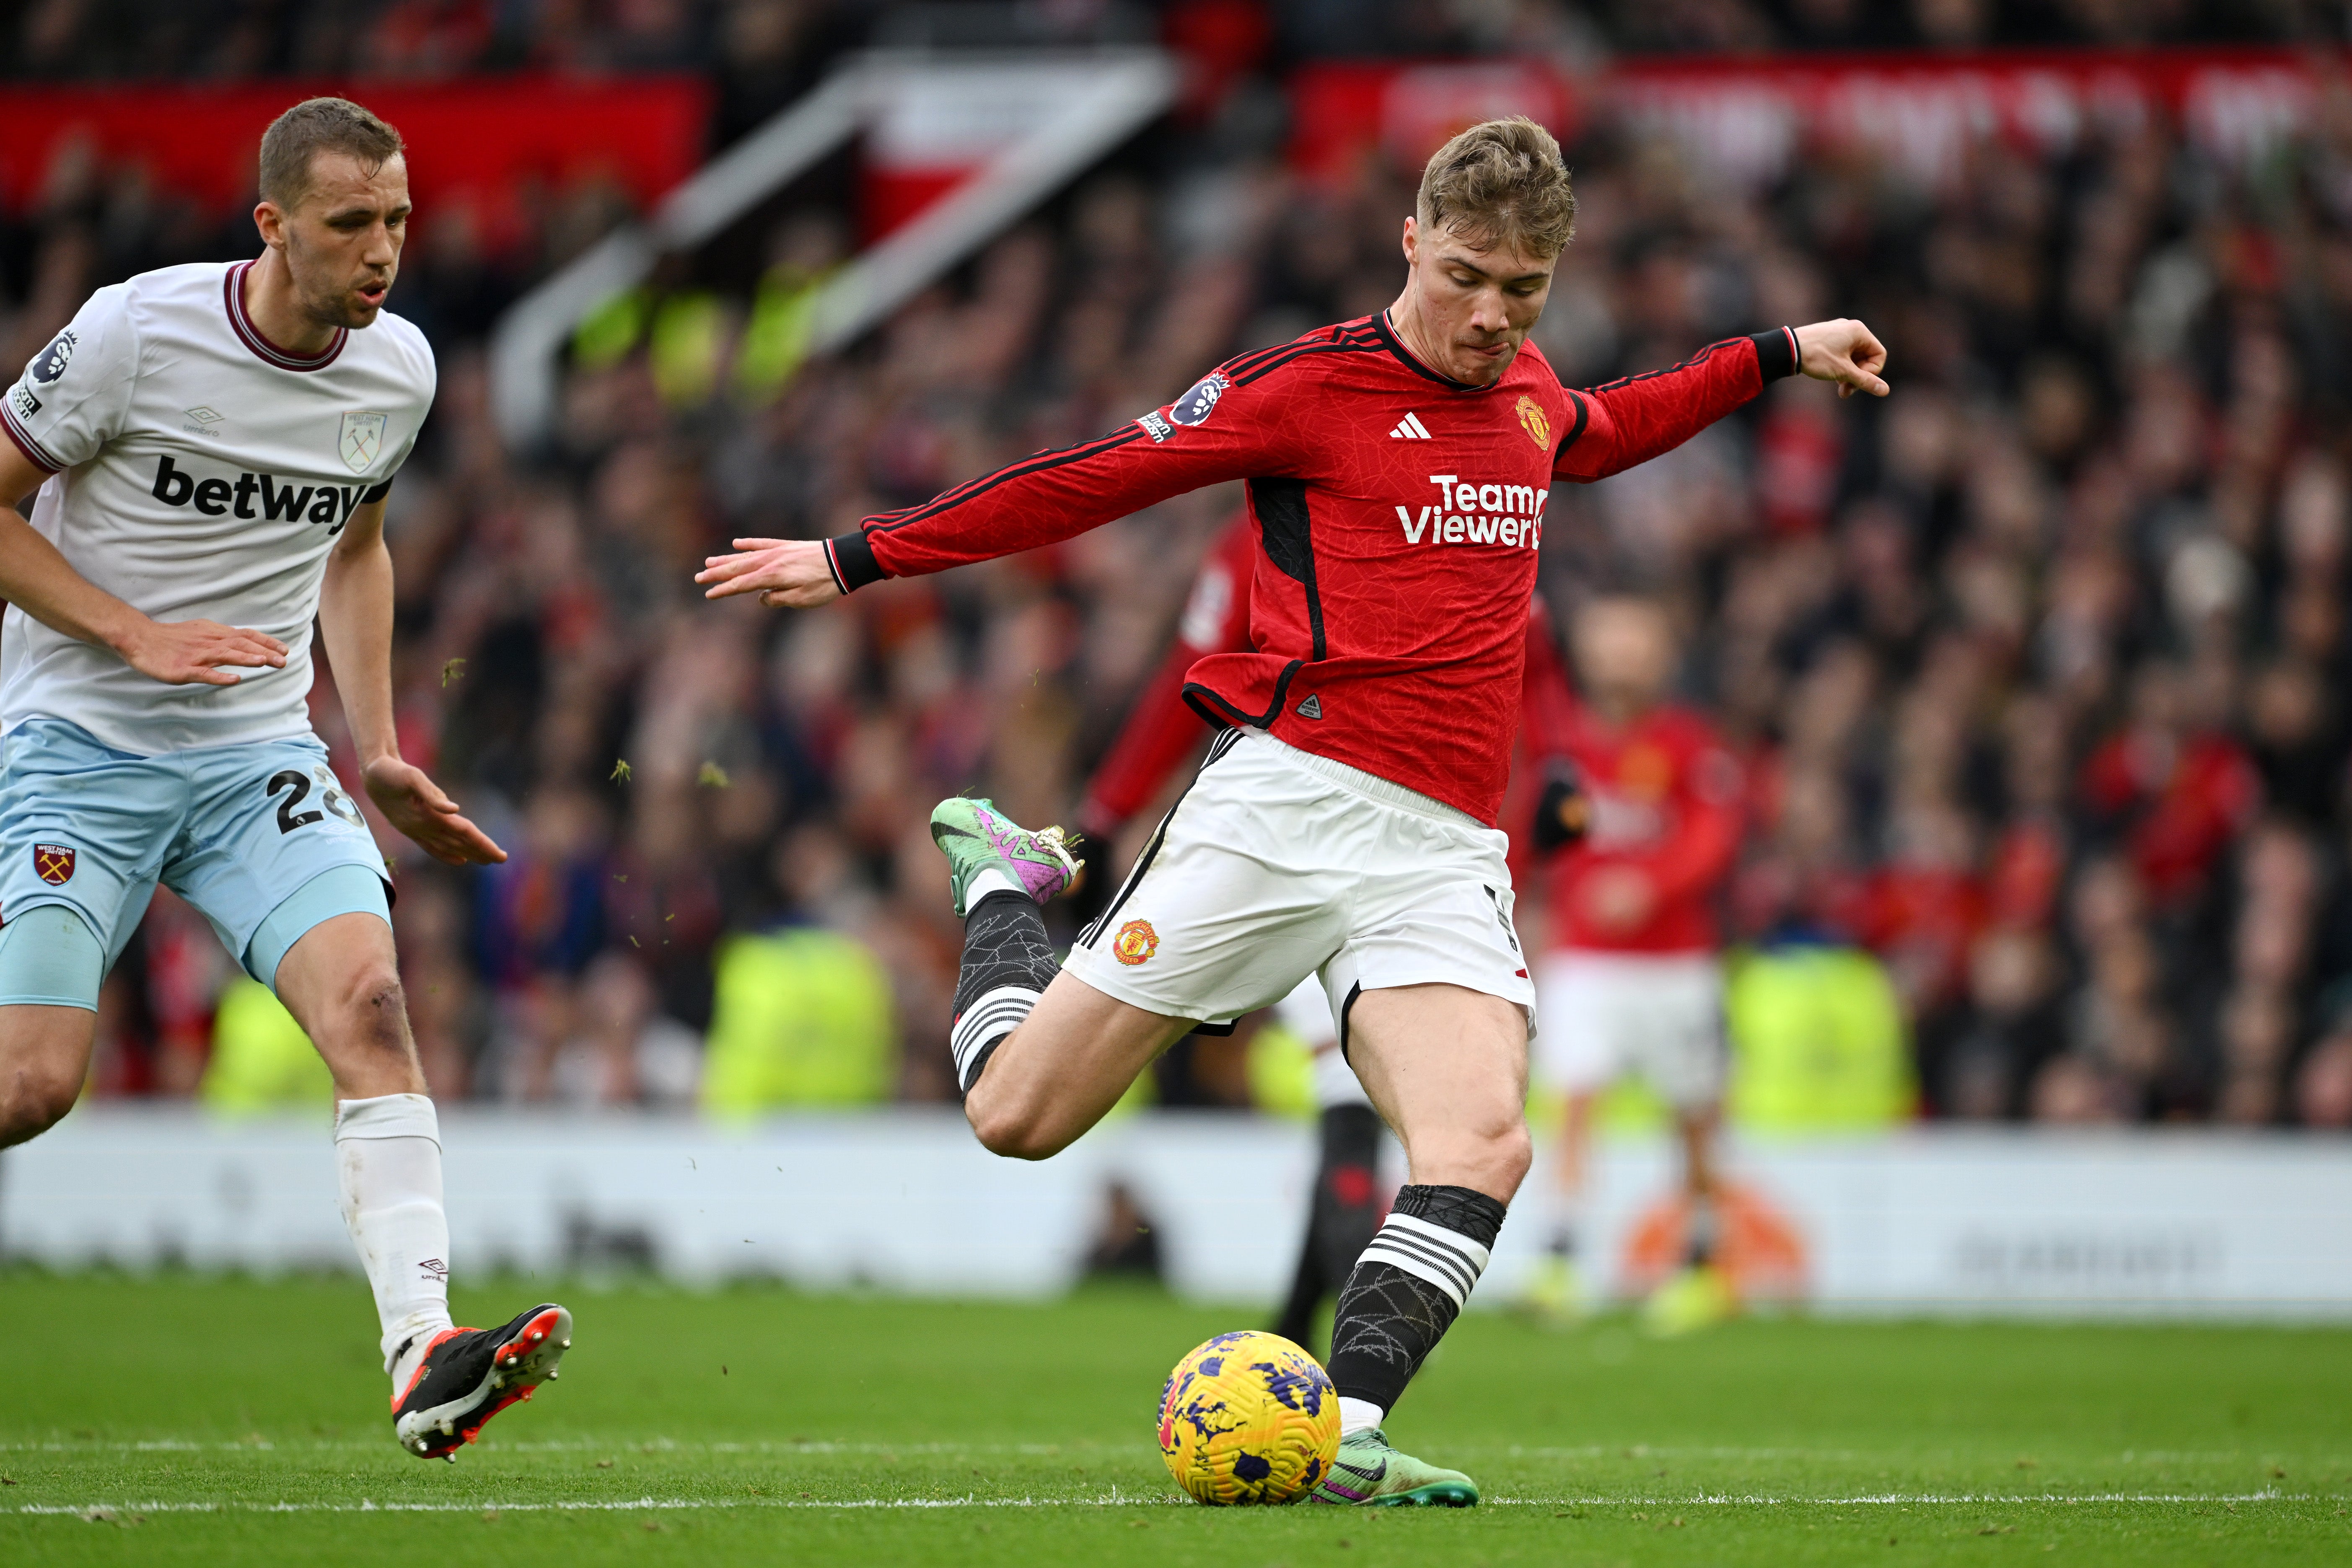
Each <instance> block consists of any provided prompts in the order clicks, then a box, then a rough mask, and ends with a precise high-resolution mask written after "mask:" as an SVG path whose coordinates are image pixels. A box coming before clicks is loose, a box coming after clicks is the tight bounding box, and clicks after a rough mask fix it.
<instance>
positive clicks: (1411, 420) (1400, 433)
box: [1389, 413, 1435, 441]
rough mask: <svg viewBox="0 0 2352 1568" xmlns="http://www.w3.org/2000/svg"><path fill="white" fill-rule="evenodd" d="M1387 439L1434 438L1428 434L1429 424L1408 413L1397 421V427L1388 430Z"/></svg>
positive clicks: (1418, 439) (1412, 439)
mask: <svg viewBox="0 0 2352 1568" xmlns="http://www.w3.org/2000/svg"><path fill="white" fill-rule="evenodd" d="M1389 439H1390V440H1391V441H1430V440H1433V439H1435V438H1434V437H1433V436H1432V435H1431V434H1429V426H1427V425H1425V424H1423V423H1421V421H1420V419H1419V418H1418V417H1417V416H1415V415H1413V414H1410V413H1408V414H1406V415H1405V416H1404V417H1403V418H1402V419H1401V420H1399V421H1398V422H1397V427H1396V428H1395V429H1394V430H1391V431H1390V432H1389Z"/></svg>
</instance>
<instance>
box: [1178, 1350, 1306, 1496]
mask: <svg viewBox="0 0 2352 1568" xmlns="http://www.w3.org/2000/svg"><path fill="white" fill-rule="evenodd" d="M1338 1453H1339V1395H1338V1393H1337V1392H1336V1391H1335V1390H1334V1389H1333V1388H1332V1386H1331V1379H1330V1378H1329V1377H1328V1376H1327V1375H1325V1373H1324V1371H1323V1369H1322V1368H1321V1367H1320V1366H1318V1365H1317V1364H1315V1358H1314V1357H1313V1356H1311V1355H1309V1354H1307V1353H1306V1352H1305V1351H1303V1350H1301V1349H1299V1348H1298V1347H1297V1345H1295V1344H1293V1343H1290V1342H1289V1341H1288V1340H1286V1339H1284V1338H1283V1337H1282V1336H1281V1335H1280V1334H1270V1333H1257V1332H1255V1331H1254V1330H1253V1331H1245V1332H1243V1333H1221V1334H1219V1335H1218V1336H1217V1337H1216V1338H1214V1339H1213V1340H1211V1341H1209V1342H1208V1343H1206V1344H1203V1345H1202V1346H1201V1347H1200V1348H1199V1349H1197V1350H1195V1351H1193V1352H1192V1354H1190V1355H1188V1356H1186V1357H1185V1358H1184V1359H1183V1360H1181V1361H1180V1362H1178V1363H1177V1364H1176V1370H1175V1371H1173V1372H1171V1373H1170V1374H1169V1375H1168V1386H1167V1387H1166V1388H1165V1389H1164V1390H1162V1391H1161V1393H1160V1458H1163V1459H1165V1460H1167V1461H1168V1473H1169V1474H1170V1475H1171V1476H1174V1477H1175V1478H1176V1484H1177V1485H1178V1486H1181V1487H1182V1488H1183V1489H1184V1490H1186V1491H1188V1492H1190V1493H1192V1496H1193V1497H1195V1498H1197V1499H1198V1500H1201V1501H1202V1502H1206V1503H1216V1504H1219V1505H1234V1504H1248V1503H1281V1502H1293V1501H1296V1500H1297V1499H1299V1498H1302V1497H1304V1496H1306V1495H1307V1493H1308V1492H1310V1491H1312V1490H1315V1484H1316V1483H1317V1482H1318V1481H1319V1480H1321V1479H1323V1475H1324V1472H1325V1471H1327V1470H1328V1469H1330V1468H1331V1460H1332V1458H1333V1457H1334V1456H1336V1455H1337V1454H1338Z"/></svg>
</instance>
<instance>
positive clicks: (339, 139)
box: [259, 98, 407, 213]
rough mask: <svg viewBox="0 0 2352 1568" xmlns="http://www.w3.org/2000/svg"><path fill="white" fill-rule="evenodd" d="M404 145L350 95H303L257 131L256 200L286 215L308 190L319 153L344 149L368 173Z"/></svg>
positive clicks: (389, 129)
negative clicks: (266, 126) (259, 196)
mask: <svg viewBox="0 0 2352 1568" xmlns="http://www.w3.org/2000/svg"><path fill="white" fill-rule="evenodd" d="M406 145H407V144H406V143H405V142H404V141H401V139H400V132H399V131H394V129H393V128H392V127H391V126H389V125H386V124H385V123H384V122H383V120H379V119H377V118H376V117H375V116H374V115H373V114H371V113H369V112H368V111H367V110H364V109H362V108H361V107H360V106H359V105H358V104H356V103H353V102H352V100H351V99H347V98H311V99H303V100H302V101H301V102H300V103H298V104H296V105H295V106H294V107H293V108H291V109H289V110H287V111H286V112H285V113H283V114H281V115H279V116H278V118H277V119H276V120H271V121H270V122H269V129H268V130H267V131H263V132H262V133H261V179H260V182H259V184H260V191H261V199H262V200H263V201H265V202H269V203H273V204H276V205H277V206H278V209H279V210H280V211H281V212H289V213H290V212H292V211H293V210H294V208H295V207H296V205H298V204H299V203H300V202H301V200H302V198H303V197H304V196H307V195H309V194H310V172H311V168H310V166H311V161H312V160H313V159H315V158H316V157H317V156H318V155H319V154H320V153H321V152H348V153H350V154H351V155H352V157H353V158H356V159H358V160H359V162H361V163H362V164H363V165H364V166H365V167H366V169H367V171H368V172H369V173H371V174H373V173H374V172H375V171H377V170H378V169H381V168H383V166H384V164H386V163H387V162H391V161H392V159H394V157H396V156H398V155H399V154H400V153H401V152H403V151H404V150H405V148H406Z"/></svg>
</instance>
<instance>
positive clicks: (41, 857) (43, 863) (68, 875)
mask: <svg viewBox="0 0 2352 1568" xmlns="http://www.w3.org/2000/svg"><path fill="white" fill-rule="evenodd" d="M73 873H74V852H73V846H72V845H71V844H35V845H34V846H33V874H34V875H35V876H37V877H39V878H40V879H41V880H42V881H43V882H46V883H48V884H49V885H50V886H51V887H63V886H64V885H65V884H66V883H69V882H71V881H72V880H73Z"/></svg>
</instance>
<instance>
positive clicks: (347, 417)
mask: <svg viewBox="0 0 2352 1568" xmlns="http://www.w3.org/2000/svg"><path fill="white" fill-rule="evenodd" d="M1522 401H1525V400H1522ZM390 420H391V415H389V414H382V413H364V412H362V411H361V410H359V409H352V410H349V411H347V412H346V413H344V415H343V428H342V429H341V432H339V433H338V434H337V435H336V437H335V451H336V452H337V453H338V454H339V455H341V457H342V460H343V466H344V467H346V468H349V469H350V470H351V471H352V473H354V474H364V473H366V472H367V470H368V465H369V464H371V463H373V462H374V461H375V458H376V454H377V453H379V452H382V451H383V427H384V425H385V424H386V423H389V422H390Z"/></svg>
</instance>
